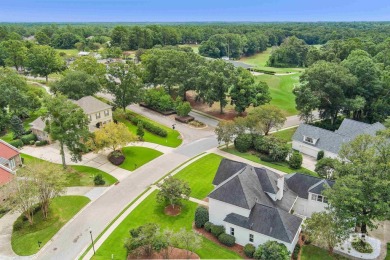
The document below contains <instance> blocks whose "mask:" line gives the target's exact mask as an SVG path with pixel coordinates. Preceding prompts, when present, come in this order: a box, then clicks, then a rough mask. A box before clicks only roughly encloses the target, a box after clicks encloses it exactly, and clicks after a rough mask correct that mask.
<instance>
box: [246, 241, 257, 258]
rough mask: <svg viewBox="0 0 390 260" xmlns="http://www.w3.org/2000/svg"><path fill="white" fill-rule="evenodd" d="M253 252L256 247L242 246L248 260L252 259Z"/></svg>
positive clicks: (250, 245)
mask: <svg viewBox="0 0 390 260" xmlns="http://www.w3.org/2000/svg"><path fill="white" fill-rule="evenodd" d="M255 251H256V247H255V246H254V245H252V244H246V245H245V246H244V254H245V255H246V256H247V257H249V258H252V257H253V254H254V253H255Z"/></svg>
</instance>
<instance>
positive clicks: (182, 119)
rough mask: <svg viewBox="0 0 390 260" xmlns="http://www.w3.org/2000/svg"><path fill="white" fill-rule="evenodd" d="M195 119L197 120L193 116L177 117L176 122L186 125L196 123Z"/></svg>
mask: <svg viewBox="0 0 390 260" xmlns="http://www.w3.org/2000/svg"><path fill="white" fill-rule="evenodd" d="M194 119H195V118H194V117H193V116H175V120H176V121H179V122H181V123H185V124H188V123H189V122H191V121H194Z"/></svg>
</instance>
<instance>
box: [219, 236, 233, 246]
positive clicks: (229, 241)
mask: <svg viewBox="0 0 390 260" xmlns="http://www.w3.org/2000/svg"><path fill="white" fill-rule="evenodd" d="M218 241H219V242H221V243H222V244H224V245H225V246H234V244H235V243H236V238H235V237H234V236H232V235H229V234H226V233H222V234H220V235H219V236H218Z"/></svg>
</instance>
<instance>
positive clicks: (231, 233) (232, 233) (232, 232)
mask: <svg viewBox="0 0 390 260" xmlns="http://www.w3.org/2000/svg"><path fill="white" fill-rule="evenodd" d="M230 235H232V236H234V228H232V227H231V228H230Z"/></svg>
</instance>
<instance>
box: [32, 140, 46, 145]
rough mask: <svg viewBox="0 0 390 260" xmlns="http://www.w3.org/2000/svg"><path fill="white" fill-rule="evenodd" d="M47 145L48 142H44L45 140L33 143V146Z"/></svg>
mask: <svg viewBox="0 0 390 260" xmlns="http://www.w3.org/2000/svg"><path fill="white" fill-rule="evenodd" d="M47 144H49V142H48V141H46V140H43V141H36V142H35V146H44V145H47Z"/></svg>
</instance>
